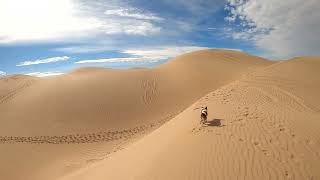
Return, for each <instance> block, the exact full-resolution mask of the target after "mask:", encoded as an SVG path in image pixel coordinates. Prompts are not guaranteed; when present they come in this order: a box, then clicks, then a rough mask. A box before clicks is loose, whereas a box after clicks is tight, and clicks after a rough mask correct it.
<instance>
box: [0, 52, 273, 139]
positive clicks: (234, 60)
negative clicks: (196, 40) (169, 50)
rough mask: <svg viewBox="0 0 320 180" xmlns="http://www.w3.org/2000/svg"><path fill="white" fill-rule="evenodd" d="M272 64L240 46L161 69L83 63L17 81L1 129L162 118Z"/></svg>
mask: <svg viewBox="0 0 320 180" xmlns="http://www.w3.org/2000/svg"><path fill="white" fill-rule="evenodd" d="M268 64H270V62H268V61H266V60H263V59H261V58H257V57H253V56H249V55H246V54H243V53H240V52H233V51H216V50H206V51H199V52H194V53H190V54H186V55H183V56H181V57H178V58H176V59H174V60H172V61H170V62H169V63H167V64H164V65H161V66H159V67H157V68H155V69H130V70H111V69H101V68H84V69H79V70H76V71H74V72H72V73H70V74H66V75H63V76H59V77H56V78H51V79H41V80H38V81H37V82H35V83H33V84H32V85H30V86H28V87H26V88H23V89H18V88H16V89H15V88H14V87H13V88H12V89H15V92H14V98H11V99H10V101H6V102H4V103H1V104H0V119H1V121H2V124H3V125H2V126H1V127H0V130H1V132H2V135H10V134H12V129H19V132H17V133H19V134H16V135H55V134H57V135H60V134H70V133H86V132H95V131H97V130H101V131H102V130H115V129H119V128H130V127H135V126H139V125H141V124H144V123H152V122H157V121H160V120H163V119H166V118H170V117H172V116H174V115H175V114H177V113H178V112H179V111H181V110H183V109H184V108H186V107H187V106H188V105H190V104H191V103H192V102H194V101H196V100H197V99H198V98H199V97H201V96H203V95H204V94H206V93H208V92H210V91H212V90H214V89H216V88H218V87H220V86H222V85H224V84H226V83H229V82H231V81H233V80H235V79H237V78H239V76H241V75H242V74H243V73H246V72H249V71H250V70H253V69H255V68H260V67H263V66H265V65H268ZM21 81H22V80H21ZM17 112H19V113H17ZM21 122H24V123H21ZM35 127H36V128H35Z"/></svg>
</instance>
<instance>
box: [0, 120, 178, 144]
mask: <svg viewBox="0 0 320 180" xmlns="http://www.w3.org/2000/svg"><path fill="white" fill-rule="evenodd" d="M171 117H172V116H170V117H167V118H164V119H163V120H160V121H158V122H155V123H150V124H147V125H142V126H138V127H135V128H131V129H124V130H119V131H105V132H104V131H102V132H94V133H87V134H69V135H62V136H0V144H17V143H27V144H83V143H98V142H110V141H115V140H121V139H129V138H131V137H134V136H135V135H137V134H145V133H147V132H148V130H150V129H153V128H157V127H159V126H161V125H162V124H163V123H165V122H166V121H167V120H168V118H171Z"/></svg>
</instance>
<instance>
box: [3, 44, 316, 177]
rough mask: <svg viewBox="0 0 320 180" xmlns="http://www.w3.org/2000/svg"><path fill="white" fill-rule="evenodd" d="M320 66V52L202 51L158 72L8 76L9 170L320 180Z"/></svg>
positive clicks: (11, 173) (12, 173)
mask: <svg viewBox="0 0 320 180" xmlns="http://www.w3.org/2000/svg"><path fill="white" fill-rule="evenodd" d="M319 68H320V58H316V57H302V58H294V59H291V60H287V61H280V62H271V61H268V60H265V59H262V58H259V57H255V56H251V55H248V54H244V53H241V52H235V51H228V50H203V51H198V52H193V53H188V54H185V55H182V56H179V57H177V58H175V59H173V60H171V61H169V62H167V63H165V64H163V65H160V66H158V67H156V68H153V69H143V68H142V69H130V70H112V69H100V68H85V69H78V70H75V71H73V72H71V73H68V74H65V75H63V76H59V77H56V78H50V79H39V78H31V77H25V76H23V78H21V77H20V76H18V77H17V76H13V77H9V78H6V79H1V80H0V83H1V85H0V87H5V88H0V90H1V91H0V93H1V94H0V95H1V97H3V98H1V104H0V120H1V123H2V125H1V127H0V132H1V134H0V136H1V137H0V143H1V144H0V154H1V155H0V162H1V163H0V174H1V176H2V177H3V178H4V179H9V180H10V179H13V180H20V179H30V180H31V179H32V180H37V179H39V180H40V179H48V180H50V179H57V180H82V179H83V180H84V179H88V180H89V179H96V180H100V179H124V180H130V179H139V180H140V179H146V180H151V179H201V180H202V179H320V173H319V172H318V169H319V167H320V131H319V128H320V121H319V120H320V96H319V93H318V92H320V78H319V75H320V72H319V71H318V69H319ZM8 79H9V80H8ZM10 81H12V82H11V83H8V82H10ZM18 81H19V82H18ZM3 84H4V85H3ZM7 94H8V95H7ZM201 106H208V109H209V117H208V122H207V123H206V124H205V125H201V124H199V121H200V117H199V116H200V113H199V112H200V109H199V108H200V107H201Z"/></svg>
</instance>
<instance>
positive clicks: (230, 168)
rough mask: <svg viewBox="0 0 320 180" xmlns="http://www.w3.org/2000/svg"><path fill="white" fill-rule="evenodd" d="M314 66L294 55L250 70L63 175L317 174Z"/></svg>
mask: <svg viewBox="0 0 320 180" xmlns="http://www.w3.org/2000/svg"><path fill="white" fill-rule="evenodd" d="M319 68H320V59H319V58H298V59H293V60H289V61H286V62H280V63H277V64H273V65H271V66H269V67H266V68H264V69H260V70H259V71H256V72H252V73H249V74H247V75H245V76H243V77H242V78H240V79H239V80H237V81H235V82H232V83H230V84H228V85H226V86H223V87H222V88H220V89H217V90H215V91H213V92H211V93H209V94H207V95H206V96H204V97H203V98H201V99H200V100H199V101H197V102H196V103H194V104H193V105H192V106H190V107H189V108H187V109H186V110H185V111H183V112H182V113H181V114H179V115H178V116H177V117H175V118H174V119H172V120H171V121H169V122H168V123H166V124H165V125H163V126H162V127H160V128H159V129H157V130H155V131H154V132H152V133H151V134H149V135H147V136H146V137H144V138H143V139H141V140H139V141H138V142H137V143H135V144H133V145H131V146H129V147H127V148H125V149H124V150H122V151H119V152H117V153H115V154H113V155H112V156H111V157H109V158H107V159H105V160H103V161H102V162H99V163H96V164H94V165H91V166H87V167H85V168H83V169H82V170H80V171H78V172H75V173H72V174H70V175H68V176H66V177H65V178H63V179H64V180H87V179H97V180H100V179H126V180H129V179H139V180H140V179H146V180H151V179H193V180H194V179H201V180H204V179H246V180H247V179H320V173H319V167H320V131H319V127H320V121H319V120H320V111H319V110H320V109H319V105H320V101H319V93H318V92H320V79H319V75H320V72H319V71H318V69H319ZM203 105H208V107H209V122H208V123H207V125H205V126H201V125H199V109H198V108H199V107H200V106H203Z"/></svg>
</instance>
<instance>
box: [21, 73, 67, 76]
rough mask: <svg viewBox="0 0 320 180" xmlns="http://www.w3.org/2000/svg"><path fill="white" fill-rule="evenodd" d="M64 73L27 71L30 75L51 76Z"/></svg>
mask: <svg viewBox="0 0 320 180" xmlns="http://www.w3.org/2000/svg"><path fill="white" fill-rule="evenodd" d="M62 74H64V73H62V72H32V73H27V74H26V75H29V76H35V77H49V76H59V75H62Z"/></svg>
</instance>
